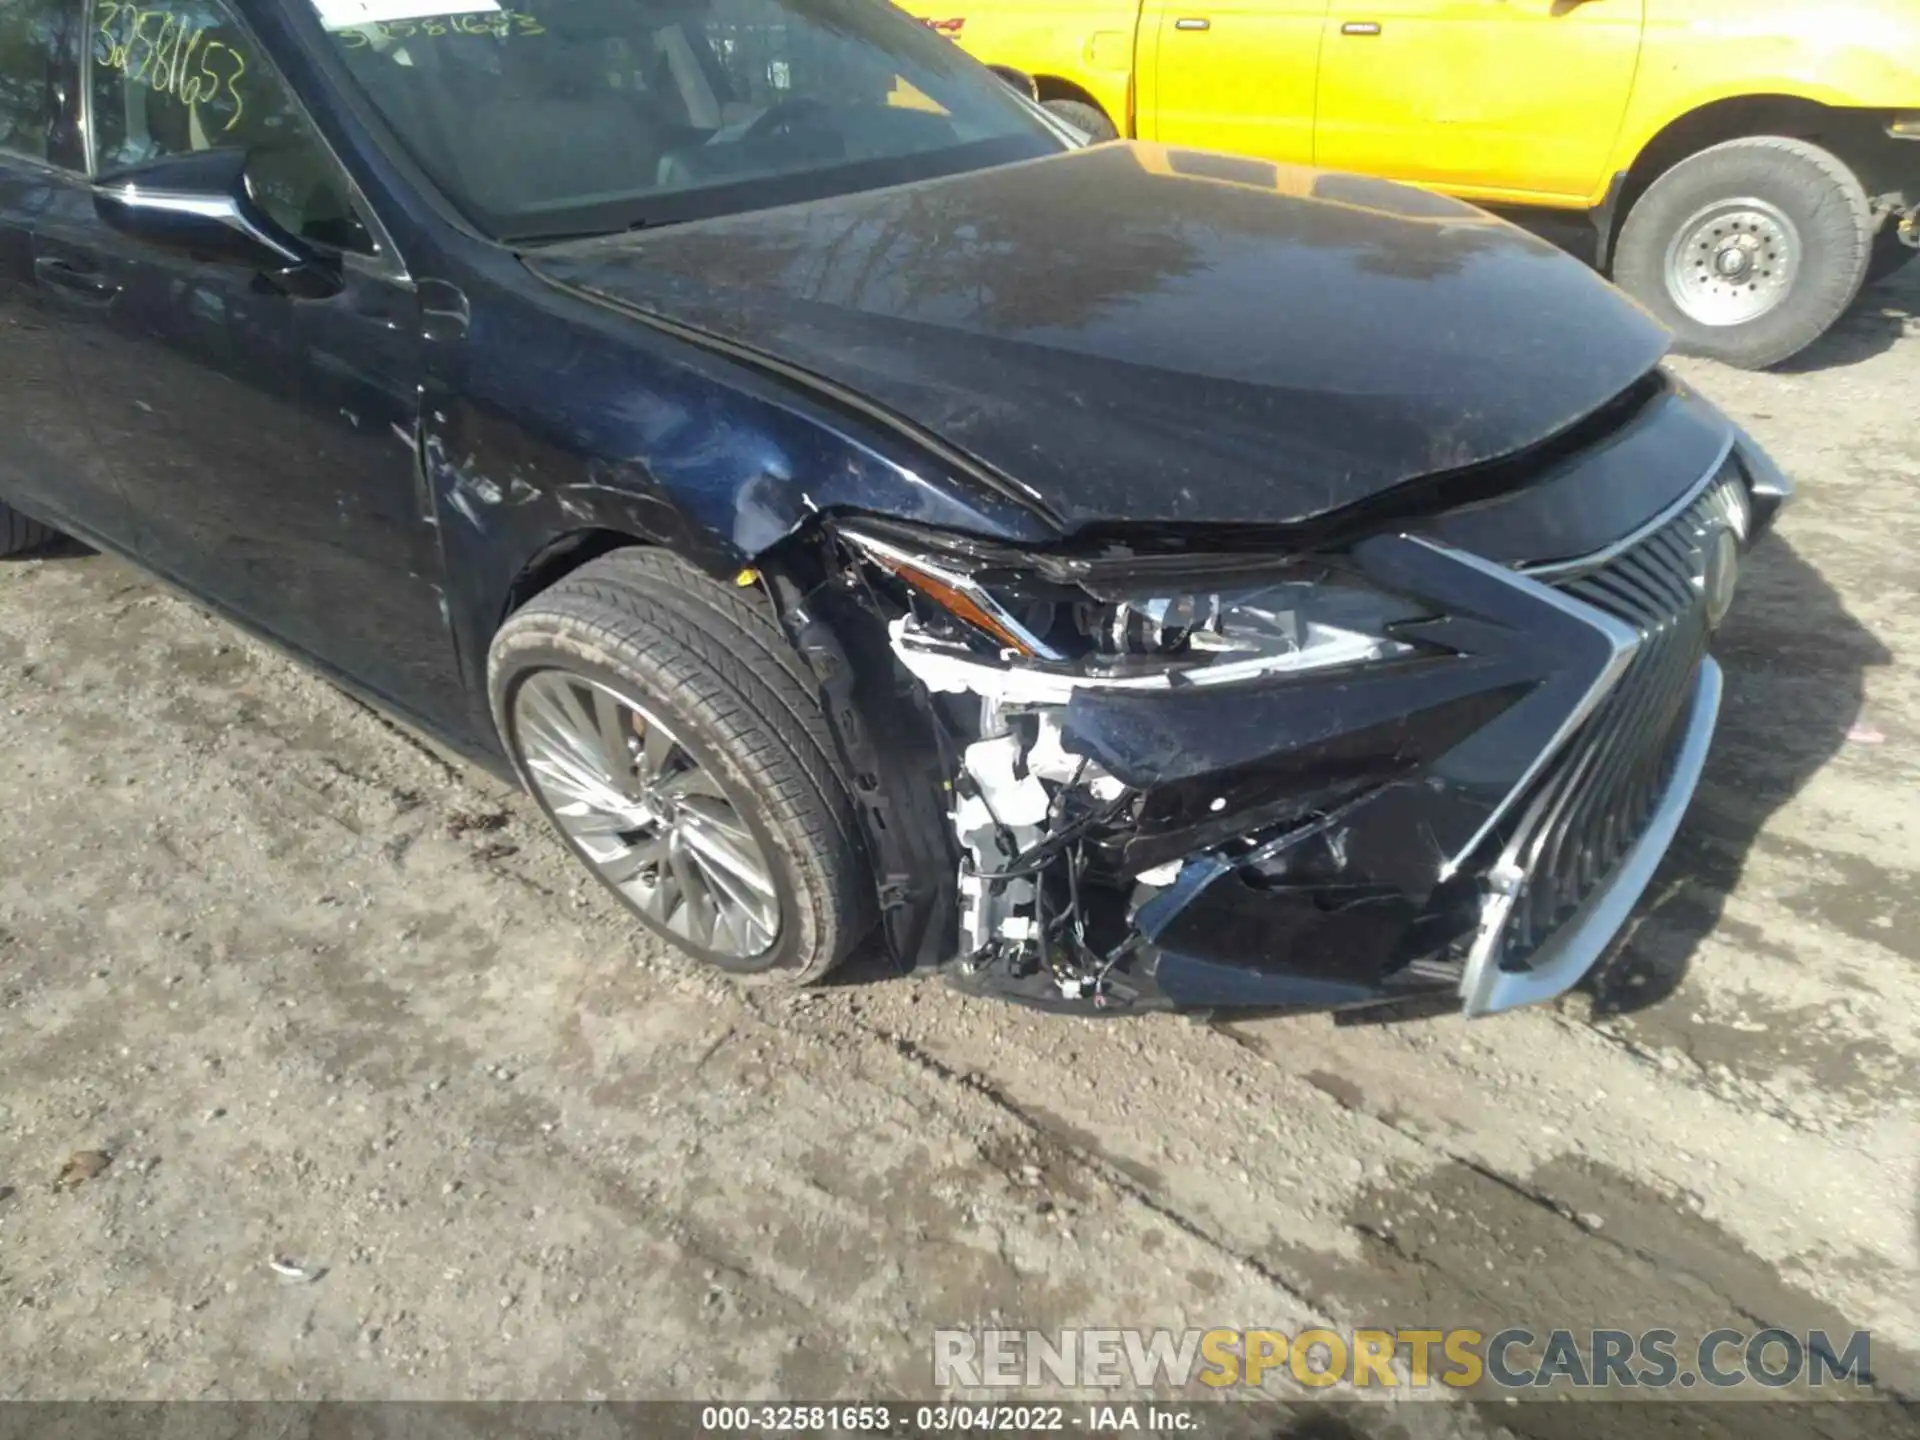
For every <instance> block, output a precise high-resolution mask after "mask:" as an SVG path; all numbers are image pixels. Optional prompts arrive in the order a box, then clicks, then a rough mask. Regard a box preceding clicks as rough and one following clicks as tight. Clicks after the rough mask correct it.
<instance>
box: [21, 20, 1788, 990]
mask: <svg viewBox="0 0 1920 1440" xmlns="http://www.w3.org/2000/svg"><path fill="white" fill-rule="evenodd" d="M511 6H512V8H504V7H503V5H502V4H500V3H494V0H478V3H474V0H0V414H3V415H4V424H0V497H3V500H4V503H0V553H20V552H25V551H28V550H30V549H32V548H34V547H36V546H37V545H39V544H40V543H42V542H43V541H44V540H45V539H46V538H47V537H48V533H49V531H50V530H51V529H58V530H60V531H65V532H68V533H70V534H72V535H75V536H78V537H81V538H83V539H85V540H87V541H89V542H91V543H94V544H97V545H100V546H102V547H105V548H108V549H111V550H115V551H118V552H121V553H123V554H125V555H127V556H130V557H131V558H132V559H134V560H135V561H136V562H137V563H139V564H140V565H142V566H144V567H146V568H147V569H149V570H151V571H153V572H154V573H156V574H158V575H160V576H162V577H164V578H165V579H167V580H169V581H171V582H173V583H174V584H176V585H178V586H179V587H181V588H182V589H184V590H186V591H188V592H189V593H191V594H192V595H193V596H195V597H197V598H198V599H200V600H202V601H204V602H205V603H207V604H209V605H211V606H214V607H216V608H217V609H219V610H220V611H222V612H223V613H225V614H227V615H229V616H231V617H232V618H233V619H234V620H235V621H236V622H238V623H239V624H242V625H244V626H246V627H248V628H249V629H251V630H254V631H256V632H258V633H259V634H261V635H264V636H266V637H268V638H269V639H271V640H272V641H274V642H275V643H277V644H279V645H281V646H283V647H284V648H285V649H287V650H288V651H290V652H292V653H293V654H295V655H296V656H298V657H300V658H301V659H303V660H305V661H306V662H308V663H310V664H312V665H314V666H315V667H317V668H319V669H321V670H323V671H324V672H326V673H327V674H328V675H330V676H331V677H333V678H334V679H336V680H337V681H339V682H340V683H341V684H343V685H345V686H348V687H351V688H352V689H354V690H355V691H357V692H359V693H361V694H363V695H364V696H366V697H367V698H369V699H370V700H372V701H373V702H375V703H377V704H378V705H380V706H382V707H383V708H385V709H387V710H389V711H391V712H392V713H394V714H396V715H398V716H401V717H403V718H405V719H406V720H408V721H409V722H411V723H412V724H414V725H416V726H418V727H421V728H423V729H425V730H427V731H430V732H432V733H434V734H436V735H438V736H440V737H442V738H443V739H445V740H447V741H449V742H451V743H452V744H454V745H456V746H458V747H460V748H462V749H464V750H465V751H467V752H468V753H470V754H472V755H473V756H475V757H476V758H477V759H478V760H480V761H481V762H482V763H487V764H491V765H493V766H495V767H496V768H498V769H501V770H503V771H510V772H511V773H512V774H514V775H516V776H517V777H518V778H519V779H520V780H521V781H522V782H524V783H525V785H526V786H527V788H528V789H529V790H530V791H531V792H532V794H533V795H534V797H535V798H536V799H537V800H538V802H539V804H540V806H541V808H542V810H543V811H544V812H545V813H546V814H547V816H548V817H549V818H550V819H551V821H552V822H553V824H554V826H555V828H556V830H557V831H558V832H559V834H560V835H561V836H562V837H563V839H564V840H565V843H566V844H567V845H568V846H569V847H570V848H571V849H572V850H573V851H574V852H575V854H576V855H577V856H578V857H579V859H580V861H581V862H582V863H583V864H585V865H586V866H588V867H590V868H591V869H592V870H593V871H594V872H595V873H596V874H597V875H598V876H599V878H600V879H601V880H602V881H604V882H605V883H606V884H607V885H608V886H609V887H610V888H611V889H612V890H613V891H614V892H615V893H617V894H618V895H619V896H620V897H621V898H622V899H623V900H624V901H625V902H626V903H627V904H628V905H629V906H630V907H631V908H632V909H633V911H634V913H635V914H636V915H637V916H638V917H639V918H640V919H641V920H642V921H643V922H644V923H645V924H647V925H648V926H650V927H652V928H653V929H655V930H657V931H659V932H660V933H662V934H663V935H666V936H667V937H669V938H670V939H671V940H673V941H674V942H675V943H677V944H678V945H679V946H680V947H681V948H682V949H683V950H685V951H686V952H688V953H689V954H691V955H692V956H694V957H697V958H698V959H699V960H701V961H704V962H707V963H710V964H712V965H715V966H718V967H720V968H721V969H724V970H726V971H729V972H732V973H735V974H738V975H741V976H747V977H757V978H761V979H766V980H774V981H779V982H784V983H804V982H807V981H811V980H814V979H817V978H818V977H820V976H822V975H824V974H825V973H826V972H827V971H828V970H830V969H831V968H832V967H833V966H834V965H836V964H837V963H838V962H840V961H841V960H842V959H844V958H845V957H846V956H847V955H848V954H849V953H851V952H852V951H853V950H854V949H855V948H856V947H858V946H860V945H862V944H863V943H871V944H872V945H873V946H874V948H875V949H876V950H877V951H880V952H884V953H886V954H888V955H890V956H891V957H892V958H893V960H894V961H895V962H896V963H897V964H898V965H899V966H900V967H901V968H913V967H943V968H945V969H946V970H947V971H948V972H949V973H950V974H951V976H952V978H953V979H954V981H955V982H956V983H957V984H959V985H961V986H963V987H965V988H970V989H977V990H985V991H991V992H993V993H996V994H1000V995H1004V996H1007V997H1009V998H1013V999H1018V1000H1023V1001H1027V1002H1030V1003H1034V1004H1040V1005H1046V1006H1053V1007H1058V1008H1063V1009H1087V1010H1094V1009H1105V1010H1117V1009H1127V1008H1146V1007H1160V1006H1228V1005H1259V1006H1290V1007H1291V1006H1322V1007H1360V1006H1376V1005H1381V1004H1402V1003H1406V1002H1414V1003H1442V1004H1449V1005H1464V1006H1465V1008H1466V1009H1467V1010H1468V1011H1469V1012H1471V1013H1475V1014H1480V1013H1487V1012H1491V1011H1496V1010H1501V1009H1506V1008H1509V1007H1511V1006H1514V1005H1518V1004H1522V1003H1526V1002H1529V1001H1533V1000H1539V999H1544V998H1548V997H1551V996H1553V995H1556V994H1558V993H1560V992H1562V991H1564V990H1565V989H1567V988H1568V987H1569V986H1571V985H1573V984H1575V983H1576V982H1577V981H1578V980H1580V978H1581V977H1582V975H1583V974H1584V973H1585V972H1586V971H1587V970H1588V968H1589V967H1590V966H1591V965H1592V964H1593V963H1594V961H1595V959H1596V957H1597V956H1598V955H1599V954H1600V952H1601V950H1602V948H1603V947H1604V946H1605V944H1606V943H1607V941H1608V940H1609V938H1610V937H1611V936H1612V935H1613V934H1614V933H1615V932H1616V931H1617V930H1618V929H1619V927H1620V926H1621V924H1622V923H1623V921H1624V919H1625V918H1626V916H1627V914H1628V911H1629V910H1630V908H1631V906H1632V905H1633V903H1634V902H1635V900H1636V899H1637V897H1638V896H1639V894H1640V892H1641V890H1642V889H1643V888H1644V887H1645V885H1646V883H1647V881H1648V878H1649V877H1650V875H1651V873H1652V869H1653V866H1654V865H1655V863H1656V862H1657V861H1658V860H1659V858H1660V856H1661V854H1662V852H1663V851H1664V850H1665V848H1666V846H1667V843H1668V841H1669V840H1670V839H1671V838H1672V835H1673V833H1674V829H1675V827H1676V825H1677V824H1678V822H1679V818H1680V815H1681V813H1682V811H1683V810H1684V809H1685V807H1686V804H1687V802H1688V800H1689V798H1690V796H1691V794H1692V791H1693V789H1694V786H1695V783H1696V780H1697V778H1698V776H1699V773H1700V767H1701V764H1702V761H1703V759H1704V756H1705V753H1706V748H1707V745H1708V742H1709V740H1710V738H1711V735H1712V731H1713V726H1714V720H1715V714H1716V710H1717V705H1718V697H1719V681H1718V671H1717V669H1716V668H1715V666H1714V663H1713V661H1712V660H1711V659H1710V658H1709V656H1708V653H1707V652H1708V646H1709V641H1710V638H1711V635H1712V632H1713V629H1714V627H1715V626H1716V625H1717V624H1718V623H1719V621H1720V619H1721V618H1722V616H1724V614H1725V613H1726V610H1727V607H1728V605H1729V604H1730V603H1731V601H1732V598H1733V590H1734V585H1735V582H1736V578H1737V575H1738V571H1739V568H1740V565H1741V563H1742V558H1743V556H1744V554H1745V553H1746V551H1747V550H1748V548H1749V547H1750V546H1751V544H1752V542H1753V540H1754V539H1755V537H1756V536H1757V535H1758V534H1759V533H1760V532H1761V531H1762V530H1763V529H1764V528H1765V527H1766V525H1767V524H1768V523H1769V522H1770V521H1771V519H1772V517H1773V515H1774V513H1775V512H1776V511H1777V510H1778V508H1779V507H1780V505H1781V504H1782V503H1783V502H1784V501H1785V499H1786V498H1787V496H1788V494H1789V492H1790V487H1789V485H1788V484H1787V482H1786V480H1785V479H1784V478H1783V477H1782V476H1781V475H1780V474H1779V473H1778V471H1777V470H1776V469H1775V468H1774V467H1773V466H1772V465H1771V464H1770V463H1769V462H1768V460H1767V459H1766V457H1765V456H1764V455H1762V454H1761V453H1760V452H1759V451H1758V450H1757V449H1756V448H1755V447H1754V446H1753V445H1752V444H1751V442H1750V441H1748V440H1747V439H1746V437H1745V436H1743V435H1741V434H1739V433H1738V432H1736V430H1735V429H1734V428H1733V427H1732V426H1731V425H1730V424H1729V423H1728V422H1727V421H1726V420H1725V419H1724V418H1723V417H1722V416H1721V415H1720V414H1719V413H1718V412H1716V411H1715V410H1714V409H1713V408H1712V407H1711V406H1709V405H1708V404H1706V403H1705V402H1704V401H1702V400H1701V399H1700V398H1699V397H1697V396H1695V395H1693V394H1691V393H1689V392H1688V391H1687V390H1686V389H1685V388H1684V387H1683V386H1681V385H1680V384H1678V383H1677V382H1676V381H1674V380H1673V379H1671V378H1670V377H1669V376H1668V375H1667V374H1666V372H1665V371H1664V370H1663V369H1662V360H1663V357H1664V354H1665V351H1666V347H1667V337H1666V336H1665V334H1664V333H1663V332H1662V331H1661V330H1659V328H1658V327H1657V326H1656V325H1655V324H1654V323H1653V322H1652V321H1651V320H1650V319H1649V318H1648V317H1647V316H1646V315H1645V314H1644V313H1643V312H1641V311H1640V310H1638V309H1637V308H1636V307H1634V306H1633V305H1632V304H1630V303H1628V302H1627V301H1625V300H1624V299H1622V298H1621V297H1620V296H1619V295H1617V294H1616V293H1615V292H1614V291H1612V290H1611V289H1610V288H1608V287H1607V286H1606V285H1605V284H1604V283H1603V282H1601V281H1600V280H1598V279H1597V278H1596V277H1594V276H1593V275H1592V274H1591V273H1589V272H1588V271H1587V270H1586V269H1585V268H1583V267H1582V266H1580V265H1579V264H1577V263H1576V262H1574V261H1572V260H1570V259H1568V258H1566V257H1564V256H1562V255H1560V254H1558V253H1557V252H1555V251H1553V250H1551V249H1549V248H1548V247H1546V246H1544V245H1543V244H1541V243H1539V242H1537V241H1535V240H1533V239H1531V238H1530V237H1528V236H1526V235H1524V234H1522V233H1521V232H1519V231H1518V230H1515V229H1513V228H1510V227H1509V226H1507V225H1505V224H1503V223H1501V222H1499V221H1496V220H1494V219H1492V218H1491V217H1489V216H1487V215H1485V214H1482V213H1481V212H1479V211H1476V210H1474V209H1472V208H1470V207H1467V206H1464V205H1461V204H1459V203H1456V202H1454V201H1451V200H1446V199H1442V198H1439V197H1436V196H1432V195H1428V194H1424V193H1422V192H1418V191H1413V190H1407V189H1402V188H1399V187H1396V186H1392V185H1388V184H1384V183H1382V182H1379V181H1374V180H1366V179H1361V178H1357V177H1351V176H1340V175H1330V174H1322V173H1318V172H1313V171H1305V170H1290V169H1286V168H1284V167H1280V168H1277V167H1275V166H1272V165H1269V164H1266V163H1263V162H1256V161H1249V160H1245V159H1234V158H1229V157H1225V156H1217V155H1209V154H1201V153H1195V152H1189V151H1182V150H1176V149H1167V148H1162V147H1156V146H1152V145H1118V144H1116V145H1107V146H1096V147H1091V148H1087V147H1085V146H1084V144H1083V141H1084V137H1082V136H1079V135H1078V134H1077V133H1075V132H1073V131H1070V130H1067V129H1064V128H1062V127H1061V126H1060V125H1059V124H1058V122H1056V121H1054V120H1053V119H1052V118H1051V117H1049V116H1048V115H1047V113H1046V112H1045V111H1043V110H1042V109H1040V108H1039V107H1038V106H1037V105H1035V104H1034V103H1032V102H1031V100H1030V99H1029V98H1028V97H1027V96H1026V95H1024V94H1022V93H1021V92H1020V90H1019V89H1018V88H1017V87H1016V86H1013V85H1008V84H1005V83H1003V82H1002V80H1001V79H999V78H997V77H995V76H994V75H992V74H990V73H989V72H988V71H986V70H984V69H982V68H980V67H978V66H977V65H975V64H974V63H973V62H972V61H970V60H968V59H967V58H966V57H965V56H964V55H962V54H961V53H960V52H959V51H957V50H956V49H955V48H953V47H952V46H951V45H949V44H948V43H947V42H946V41H944V40H942V39H941V38H939V37H938V36H937V35H935V34H933V33H931V32H929V31H927V30H925V29H924V28H922V27H921V26H919V25H918V24H916V23H915V22H913V21H911V20H909V19H907V18H906V17H905V16H903V15H901V14H900V13H898V12H896V11H894V10H892V9H891V8H890V7H888V6H887V5H885V4H883V3H880V0H511Z"/></svg>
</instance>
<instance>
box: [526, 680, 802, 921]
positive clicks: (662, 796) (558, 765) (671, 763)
mask: <svg viewBox="0 0 1920 1440" xmlns="http://www.w3.org/2000/svg"><path fill="white" fill-rule="evenodd" d="M513 704H514V731H515V738H516V741H517V743H518V745H519V748H520V758H521V761H522V763H523V764H524V765H525V767H526V770H527V774H528V775H529V777H531V779H532V782H533V785H534V788H535V789H536V790H538V791H539V793H540V798H541V799H542V800H544V801H545V802H546V805H547V808H548V810H549V811H551V812H552V814H553V818H554V820H555V822H556V823H557V824H558V825H559V826H560V828H561V830H563V831H564V832H565V833H566V834H567V836H568V837H569V838H570V839H571V840H572V841H573V843H574V845H575V847H576V848H578V849H579V850H580V852H581V853H582V854H583V855H585V856H586V858H587V862H588V863H589V864H591V865H592V866H593V868H594V869H595V870H597V871H598V872H599V873H600V876H601V878H602V879H604V880H605V881H606V882H607V883H608V884H610V885H612V886H613V887H614V888H615V889H616V890H618V891H620V893H621V894H623V895H625V896H626V897H627V898H628V899H629V900H630V901H632V902H633V904H634V905H635V906H636V907H637V908H638V909H639V910H640V911H641V912H642V913H643V914H645V915H647V916H648V917H649V918H650V919H652V920H653V921H655V922H656V923H657V924H659V925H660V926H661V927H662V928H663V929H665V930H667V931H668V932H670V933H671V934H674V935H677V936H679V937H680V938H681V939H683V940H686V941H688V942H689V943H690V944H693V945H696V946H698V947H700V948H701V949H704V950H708V951H712V952H714V953H716V954H720V955H726V956H731V957H733V958H735V959H749V958H752V957H754V956H756V955H762V954H765V953H766V952H767V951H768V950H770V949H772V948H773V945H774V942H775V941H776V940H778V939H779V937H780V899H779V893H778V891H777V890H776V889H775V886H774V881H773V869H772V867H771V866H770V865H769V864H768V863H767V857H766V853H765V851H764V850H762V848H761V846H760V842H759V841H758V840H757V839H755V838H754V835H753V832H752V830H751V829H750V828H749V827H748V825H747V822H746V818H745V817H744V816H743V815H742V814H741V813H740V809H739V807H738V806H737V805H736V804H735V803H734V800H733V798H732V796H730V795H728V793H727V792H726V789H725V788H724V787H723V786H722V785H721V784H720V782H719V780H718V779H716V778H715V777H714V776H713V774H712V773H711V772H710V771H709V770H708V769H707V768H706V766H704V765H702V764H701V763H700V761H699V760H697V759H696V758H695V757H694V755H693V753H692V752H691V751H689V750H688V749H687V747H686V746H685V745H684V744H683V743H681V741H680V740H679V738H678V737H677V736H675V735H674V733H673V732H672V731H671V730H670V729H668V727H667V726H666V725H664V724H662V723H661V721H660V719H659V717H658V716H656V715H654V714H652V713H651V712H649V711H648V710H647V709H646V708H645V707H644V706H642V705H640V704H639V703H638V702H636V701H634V700H631V699H629V698H628V697H626V696H624V695H621V694H618V693H617V692H615V691H613V690H610V689H608V688H607V687H606V686H604V685H602V684H600V683H598V682H597V681H593V680H588V679H586V678H584V677H583V676H579V675H574V674H570V673H568V672H567V671H563V670H541V671H538V672H536V673H535V674H533V675H530V676H528V677H527V679H526V680H524V681H523V682H522V683H521V685H520V687H519V689H518V691H517V692H516V693H515V695H514V702H513Z"/></svg>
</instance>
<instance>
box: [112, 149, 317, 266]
mask: <svg viewBox="0 0 1920 1440" xmlns="http://www.w3.org/2000/svg"><path fill="white" fill-rule="evenodd" d="M93 206H94V209H95V210H96V211H97V212H98V213H99V216H100V218H101V219H102V220H103V221H104V222H106V223H107V224H108V225H110V226H112V227H113V228H114V229H115V230H118V231H120V232H121V233H122V234H123V235H130V236H132V237H133V238H134V239H136V240H140V241H144V242H145V243H147V244H149V245H157V246H160V247H161V248H163V249H167V250H176V251H181V252H183V253H186V254H189V255H192V256H194V257H195V258H196V259H201V260H210V261H213V262H215V263H216V264H227V265H239V266H243V267H245V268H247V269H251V270H257V271H259V272H260V273H261V274H262V276H263V277H264V278H265V279H266V281H267V282H268V283H269V284H271V285H272V286H274V287H275V288H276V289H279V290H283V291H285V292H286V293H288V294H290V295H295V296H299V297H300V298H302V299H324V298H326V297H327V296H329V295H333V294H336V293H337V292H338V291H339V289H340V274H339V267H338V266H337V265H336V264H335V263H333V261H332V260H331V259H329V258H328V257H327V256H325V255H323V254H322V253H321V252H320V251H318V250H316V249H314V248H313V247H312V246H310V245H308V244H306V243H305V242H304V241H302V240H301V239H300V238H299V237H298V236H295V235H292V234H289V233H288V232H287V231H286V230H285V229H284V228H283V227H282V226H280V225H278V224H276V223H275V222H274V220H273V219H272V218H271V217H270V216H269V215H268V214H267V213H266V211H265V210H263V209H262V208H261V207H260V205H259V203H258V202H257V201H256V200H255V199H254V198H253V190H252V187H251V186H250V185H249V184H248V183H247V152H246V151H244V150H197V151H195V152H194V153H192V154H190V155H175V156H170V157H168V158H167V159H164V160H152V161H149V162H147V163H146V164H144V165H134V166H130V167H128V168H126V169H124V170H115V171H113V172H111V173H109V174H106V175H102V176H101V177H100V178H99V179H98V180H96V181H95V182H94V185H93Z"/></svg>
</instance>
